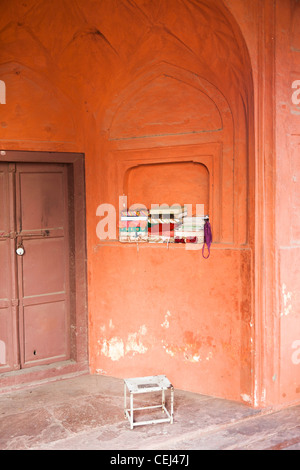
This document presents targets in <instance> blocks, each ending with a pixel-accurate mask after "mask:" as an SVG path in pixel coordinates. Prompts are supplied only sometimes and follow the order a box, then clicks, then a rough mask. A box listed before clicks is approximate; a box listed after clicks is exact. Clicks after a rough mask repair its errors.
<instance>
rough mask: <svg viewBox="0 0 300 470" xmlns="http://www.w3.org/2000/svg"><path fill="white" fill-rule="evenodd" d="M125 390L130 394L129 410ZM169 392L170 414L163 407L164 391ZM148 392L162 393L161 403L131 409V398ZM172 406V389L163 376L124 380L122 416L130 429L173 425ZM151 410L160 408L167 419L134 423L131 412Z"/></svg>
mask: <svg viewBox="0 0 300 470" xmlns="http://www.w3.org/2000/svg"><path fill="white" fill-rule="evenodd" d="M126 389H128V391H129V393H130V408H127V402H126ZM166 390H170V392H171V410H170V413H169V411H168V410H167V409H166V407H165V391H166ZM150 392H162V402H161V404H159V405H151V406H143V407H139V408H133V396H134V395H136V394H142V393H150ZM173 404H174V387H173V385H172V384H171V382H170V381H169V379H168V378H167V377H166V376H165V375H150V376H147V377H133V378H128V379H124V415H125V418H128V420H129V423H130V428H131V429H133V427H134V426H140V425H142V424H154V423H166V422H169V423H171V424H172V423H173ZM152 408H161V409H162V411H163V412H164V413H166V415H167V418H161V419H151V420H147V421H138V422H134V420H133V412H134V411H136V410H146V409H152Z"/></svg>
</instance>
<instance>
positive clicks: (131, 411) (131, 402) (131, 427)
mask: <svg viewBox="0 0 300 470" xmlns="http://www.w3.org/2000/svg"><path fill="white" fill-rule="evenodd" d="M130 429H133V394H132V393H130Z"/></svg>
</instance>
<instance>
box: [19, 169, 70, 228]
mask: <svg viewBox="0 0 300 470" xmlns="http://www.w3.org/2000/svg"><path fill="white" fill-rule="evenodd" d="M17 168H18V172H19V188H20V210H21V222H22V226H21V230H22V233H23V234H25V233H26V232H34V231H40V230H47V229H54V228H61V229H63V227H64V223H65V220H64V216H65V206H64V204H65V197H64V172H62V167H58V166H56V171H55V168H53V167H52V168H51V167H50V166H49V165H46V166H45V168H41V167H39V169H35V166H33V165H29V166H24V165H22V166H20V165H18V167H17ZM42 170H43V171H42ZM46 170H48V171H46Z"/></svg>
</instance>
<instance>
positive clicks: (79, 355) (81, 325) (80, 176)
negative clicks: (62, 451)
mask: <svg viewBox="0 0 300 470" xmlns="http://www.w3.org/2000/svg"><path fill="white" fill-rule="evenodd" d="M0 161H1V162H3V163H60V164H67V168H68V181H69V197H70V198H71V199H72V212H73V213H72V218H71V219H72V220H71V222H70V223H71V226H70V230H71V231H73V233H74V237H73V250H74V262H73V263H72V264H73V267H72V271H71V273H72V278H73V286H72V287H71V290H73V292H72V293H73V296H72V297H73V301H72V303H71V312H70V315H71V317H72V324H73V325H75V328H71V331H70V335H71V359H70V360H67V361H63V362H57V363H53V364H50V365H45V366H36V367H31V368H30V369H21V370H16V371H12V372H7V373H3V374H0V393H1V392H2V393H3V392H6V391H8V390H9V389H11V388H20V387H23V386H24V385H26V384H27V385H28V384H31V383H32V382H37V381H38V382H39V381H41V380H42V381H49V380H56V379H58V378H59V377H61V376H65V375H69V374H72V375H74V374H82V373H88V371H89V361H88V307H87V274H86V271H87V266H86V258H87V250H86V204H85V160H84V154H82V153H68V152H44V151H19V150H16V151H14V150H7V151H4V150H1V156H0ZM72 225H73V226H72ZM70 249H72V248H70Z"/></svg>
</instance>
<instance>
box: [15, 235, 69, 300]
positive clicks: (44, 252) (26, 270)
mask: <svg viewBox="0 0 300 470" xmlns="http://www.w3.org/2000/svg"><path fill="white" fill-rule="evenodd" d="M23 246H24V249H25V254H24V256H23V257H22V258H21V259H20V261H22V274H23V297H24V299H26V297H32V296H40V295H44V294H54V293H56V292H58V293H61V292H64V293H66V276H65V267H66V262H65V239H64V238H45V239H35V238H31V239H23Z"/></svg>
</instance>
